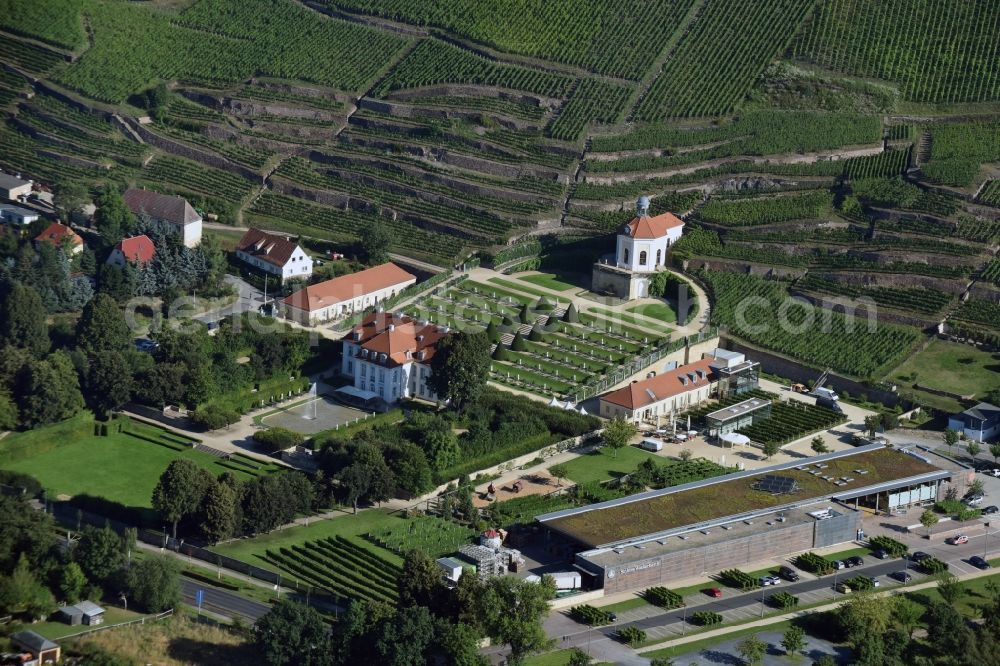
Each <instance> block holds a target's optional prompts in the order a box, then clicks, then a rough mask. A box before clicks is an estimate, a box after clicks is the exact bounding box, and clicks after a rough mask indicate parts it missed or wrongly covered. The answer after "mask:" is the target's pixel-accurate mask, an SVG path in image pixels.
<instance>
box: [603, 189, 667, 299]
mask: <svg viewBox="0 0 1000 666" xmlns="http://www.w3.org/2000/svg"><path fill="white" fill-rule="evenodd" d="M683 231H684V221H683V220H682V219H680V218H679V217H677V216H676V215H674V214H673V213H662V214H660V215H656V216H654V217H650V216H649V197H640V198H639V201H638V202H637V203H636V216H635V217H634V218H632V219H631V220H630V221H629V222H628V223H626V224H625V225H624V226H623V227H622V228H621V230H620V231H619V232H618V236H617V240H616V244H615V254H614V256H613V257H610V256H609V257H604V258H602V259H601V260H600V261H598V262H597V263H596V264H594V271H593V276H592V281H591V283H592V286H591V290H592V291H595V292H598V293H601V292H608V293H611V294H614V295H616V296H618V297H619V298H627V299H634V298H644V297H646V296H647V295H648V294H649V278H650V276H651V274H653V273H655V272H656V271H658V270H664V269H666V266H667V251H668V250H669V249H670V246H671V245H673V244H674V243H676V242H677V241H678V240H680V237H681V234H682V233H683Z"/></svg>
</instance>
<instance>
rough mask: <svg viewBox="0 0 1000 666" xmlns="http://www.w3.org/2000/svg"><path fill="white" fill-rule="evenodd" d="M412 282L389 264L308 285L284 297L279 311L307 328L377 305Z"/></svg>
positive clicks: (405, 273)
mask: <svg viewBox="0 0 1000 666" xmlns="http://www.w3.org/2000/svg"><path fill="white" fill-rule="evenodd" d="M416 281H417V278H416V276H415V275H412V274H410V273H408V272H407V271H405V270H403V269H402V268H400V267H399V266H397V265H396V264H394V263H392V262H389V263H385V264H380V265H378V266H373V267H372V268H366V269H365V270H363V271H358V272H357V273H351V274H350V275H341V276H340V277H335V278H333V279H332V280H325V281H323V282H317V283H316V284H311V285H309V286H308V287H305V288H304V289H300V290H298V291H297V292H295V293H294V294H291V295H290V296H288V297H286V298H285V299H284V300H283V301H282V302H281V308H282V311H283V313H284V315H285V317H287V318H289V319H292V320H293V321H297V322H299V323H300V324H303V325H304V326H310V325H313V324H317V323H319V322H324V321H330V320H331V319H337V318H339V317H344V316H347V315H350V314H353V313H355V312H360V311H362V310H364V309H365V308H367V307H369V306H374V305H378V304H379V303H382V302H383V301H385V300H386V299H387V298H392V297H393V296H395V295H396V294H398V293H399V292H401V291H402V290H403V289H406V288H407V287H409V286H410V285H411V284H414V283H416Z"/></svg>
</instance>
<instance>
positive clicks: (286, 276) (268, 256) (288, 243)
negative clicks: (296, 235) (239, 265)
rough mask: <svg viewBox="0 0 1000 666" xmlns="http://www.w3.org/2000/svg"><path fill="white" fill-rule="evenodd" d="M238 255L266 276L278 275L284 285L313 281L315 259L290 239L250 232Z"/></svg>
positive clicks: (251, 230) (237, 252)
mask: <svg viewBox="0 0 1000 666" xmlns="http://www.w3.org/2000/svg"><path fill="white" fill-rule="evenodd" d="M236 256H237V258H239V259H240V260H241V261H243V262H244V263H246V264H249V265H251V266H253V267H255V268H259V269H260V270H262V271H264V272H265V273H270V274H272V275H277V276H278V277H280V278H281V281H282V282H285V281H286V280H291V279H292V278H301V279H303V280H306V279H309V276H310V275H312V272H313V260H312V257H310V256H309V255H308V254H306V252H305V250H303V249H302V248H301V247H300V246H299V244H298V243H296V242H295V241H293V240H292V239H291V238H289V237H288V236H279V235H278V234H269V233H267V232H266V231H261V230H260V229H250V230H248V231H247V232H246V233H245V234H243V238H241V239H240V242H239V243H237V244H236Z"/></svg>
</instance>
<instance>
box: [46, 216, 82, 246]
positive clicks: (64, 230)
mask: <svg viewBox="0 0 1000 666" xmlns="http://www.w3.org/2000/svg"><path fill="white" fill-rule="evenodd" d="M66 238H68V239H69V242H70V243H72V244H73V245H83V239H82V238H80V236H79V235H78V234H77V233H76V232H75V231H73V230H72V229H70V228H69V227H67V226H66V225H65V224H62V223H61V222H53V223H52V224H50V225H49V226H47V227H45V231H43V232H42V233H40V234H38V235H37V236H35V240H36V241H44V242H46V243H52V244H53V245H55V246H56V247H59V246H60V245H62V243H63V240H64V239H66Z"/></svg>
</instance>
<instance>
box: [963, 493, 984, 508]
mask: <svg viewBox="0 0 1000 666" xmlns="http://www.w3.org/2000/svg"><path fill="white" fill-rule="evenodd" d="M962 501H963V502H965V503H966V504H968V505H969V506H976V505H977V504H982V503H983V496H982V495H968V496H967V497H965V498H964V499H963V500H962Z"/></svg>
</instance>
